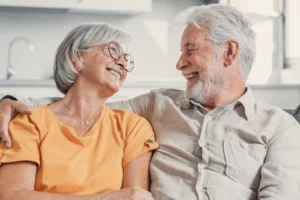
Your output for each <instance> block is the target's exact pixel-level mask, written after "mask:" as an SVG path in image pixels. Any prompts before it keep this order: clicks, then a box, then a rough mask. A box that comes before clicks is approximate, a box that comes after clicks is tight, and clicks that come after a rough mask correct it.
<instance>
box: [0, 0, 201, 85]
mask: <svg viewBox="0 0 300 200" xmlns="http://www.w3.org/2000/svg"><path fill="white" fill-rule="evenodd" d="M200 4H202V1H199V0H185V1H182V0H153V12H151V13H147V14H141V15H136V16H128V15H119V16H116V15H110V14H89V13H68V12H67V11H57V10H51V11H49V10H46V9H9V10H7V8H6V9H5V8H1V10H0V30H1V31H0V42H1V48H0V57H1V59H0V79H2V78H5V76H6V67H7V63H8V60H7V54H8V45H9V43H10V41H11V40H12V39H13V38H15V37H16V36H25V37H28V38H29V39H30V41H31V42H32V43H33V44H34V46H35V50H34V51H33V52H31V51H29V50H28V48H27V45H26V43H24V42H22V41H20V42H18V43H16V44H15V45H14V46H13V49H12V58H13V62H12V64H13V66H14V67H15V68H16V70H17V74H16V77H17V78H18V79H45V78H46V79H47V78H49V77H50V76H51V75H52V63H53V55H54V53H55V50H56V48H57V46H58V44H59V43H60V42H61V41H62V39H63V38H64V36H65V35H66V34H67V32H68V31H69V30H70V29H71V28H72V27H74V26H75V25H77V24H80V23H83V22H93V21H98V22H106V23H109V24H113V25H115V26H118V27H120V28H123V29H124V30H127V31H128V32H129V33H131V35H132V43H131V45H130V47H129V51H130V53H131V54H132V55H133V56H134V59H135V63H136V68H135V70H134V72H133V73H132V74H130V76H129V78H128V80H129V81H130V80H145V79H151V80H152V79H153V78H156V79H158V80H160V79H173V78H178V77H179V78H181V77H180V75H179V73H178V72H177V70H174V69H175V63H176V60H177V58H178V55H179V49H180V46H179V39H180V34H181V33H180V32H179V31H178V29H177V28H173V27H171V26H170V24H171V22H172V21H173V19H174V17H175V16H176V15H177V14H178V12H179V11H180V10H183V9H185V8H187V7H189V6H192V5H200Z"/></svg>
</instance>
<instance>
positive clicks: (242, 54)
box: [178, 4, 256, 79]
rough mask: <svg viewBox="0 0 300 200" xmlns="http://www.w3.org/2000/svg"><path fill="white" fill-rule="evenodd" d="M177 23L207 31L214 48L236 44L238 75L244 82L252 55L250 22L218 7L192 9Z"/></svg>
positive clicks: (251, 63) (185, 12)
mask: <svg viewBox="0 0 300 200" xmlns="http://www.w3.org/2000/svg"><path fill="white" fill-rule="evenodd" d="M178 19H179V20H180V21H181V22H183V23H184V24H185V25H187V26H188V25H195V26H197V27H199V28H208V30H209V36H208V37H209V40H210V41H211V42H212V43H213V44H215V45H216V46H219V45H223V44H225V43H226V42H227V41H228V40H236V41H237V42H238V43H239V50H238V61H239V66H240V71H241V74H242V75H243V76H244V78H245V79H246V78H247V77H248V75H249V73H250V70H251V68H252V65H253V62H254V59H255V55H256V46H255V38H256V34H255V32H254V31H253V29H252V27H251V26H252V24H251V22H250V20H249V19H247V18H246V17H245V16H244V15H243V14H242V13H241V12H240V11H238V10H237V9H236V8H234V7H232V6H228V5H222V4H210V5H203V6H193V7H190V8H188V9H186V10H184V11H182V12H181V13H180V14H179V17H178Z"/></svg>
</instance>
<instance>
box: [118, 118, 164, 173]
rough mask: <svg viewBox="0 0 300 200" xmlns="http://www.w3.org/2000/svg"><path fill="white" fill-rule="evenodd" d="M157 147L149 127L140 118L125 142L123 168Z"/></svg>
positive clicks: (147, 123) (146, 122)
mask: <svg viewBox="0 0 300 200" xmlns="http://www.w3.org/2000/svg"><path fill="white" fill-rule="evenodd" d="M139 118H140V117H139ZM158 146H159V145H158V143H157V142H156V141H155V136H154V132H153V130H152V127H151V125H150V124H149V122H148V121H146V120H145V119H144V118H140V120H139V121H138V122H137V123H136V124H135V125H134V126H133V128H131V131H130V133H128V136H127V138H126V140H125V146H124V156H123V163H122V165H123V168H124V167H125V166H126V165H127V164H128V163H129V162H131V161H132V160H134V159H136V158H137V157H139V156H141V155H143V154H145V153H147V152H149V151H151V150H154V149H157V148H158Z"/></svg>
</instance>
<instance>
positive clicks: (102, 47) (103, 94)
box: [0, 24, 158, 200]
mask: <svg viewBox="0 0 300 200" xmlns="http://www.w3.org/2000/svg"><path fill="white" fill-rule="evenodd" d="M128 41H129V36H128V35H127V34H126V33H124V32H123V31H121V30H119V29H117V28H115V27H112V26H110V25H107V24H83V25H80V26H77V27H75V28H74V29H73V30H72V31H71V32H70V33H69V34H68V35H67V37H66V38H65V39H64V40H63V42H62V43H61V44H60V46H59V47H58V50H57V53H56V57H55V64H54V77H55V82H56V85H57V88H58V89H59V90H60V91H61V92H62V93H64V94H65V96H64V98H62V99H61V100H60V101H58V102H55V103H53V104H49V105H46V106H42V107H37V108H34V109H33V113H32V114H31V115H29V116H28V115H22V114H20V115H18V116H17V117H16V118H15V119H14V120H13V121H12V122H11V123H10V125H9V132H10V135H11V138H12V148H10V149H6V148H5V147H4V146H3V145H2V146H1V148H0V163H1V164H2V166H1V167H0V177H1V178H0V199H1V200H5V199H9V200H14V199H18V200H19V199H27V200H35V199H36V200H41V199H43V200H47V199H51V200H52V199H59V200H65V199H66V200H67V199H68V200H69V199H72V200H76V199H81V200H85V199H86V200H93V199H95V200H99V199H107V200H109V199H122V200H123V199H124V200H125V199H131V198H132V197H134V198H135V199H145V200H147V199H153V198H152V195H151V193H150V192H148V191H147V190H148V184H149V179H148V176H149V175H148V174H149V173H148V168H149V161H150V158H151V150H153V149H155V148H157V147H158V145H157V143H156V142H155V141H154V133H153V131H152V128H151V126H150V124H149V123H148V122H147V121H146V120H145V119H143V118H141V117H139V116H137V115H135V114H133V113H130V112H127V111H124V110H111V109H109V108H107V107H105V106H104V103H105V102H106V100H107V99H108V98H109V97H111V96H112V95H114V94H115V93H116V92H118V90H119V89H120V87H121V85H122V83H123V81H124V80H125V79H126V76H127V72H131V71H132V69H133V67H134V66H133V59H132V57H131V56H130V55H129V54H127V53H124V51H125V49H126V48H125V47H126V45H127V43H128ZM128 188H134V189H128Z"/></svg>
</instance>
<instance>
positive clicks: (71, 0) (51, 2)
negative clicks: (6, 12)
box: [0, 0, 81, 9]
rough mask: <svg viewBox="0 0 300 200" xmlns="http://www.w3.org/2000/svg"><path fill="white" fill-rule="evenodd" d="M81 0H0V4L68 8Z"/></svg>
mask: <svg viewBox="0 0 300 200" xmlns="http://www.w3.org/2000/svg"><path fill="white" fill-rule="evenodd" d="M79 2H81V0H0V6H10V7H33V8H62V9H70V8H74V7H76V6H77V4H78V3H79Z"/></svg>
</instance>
